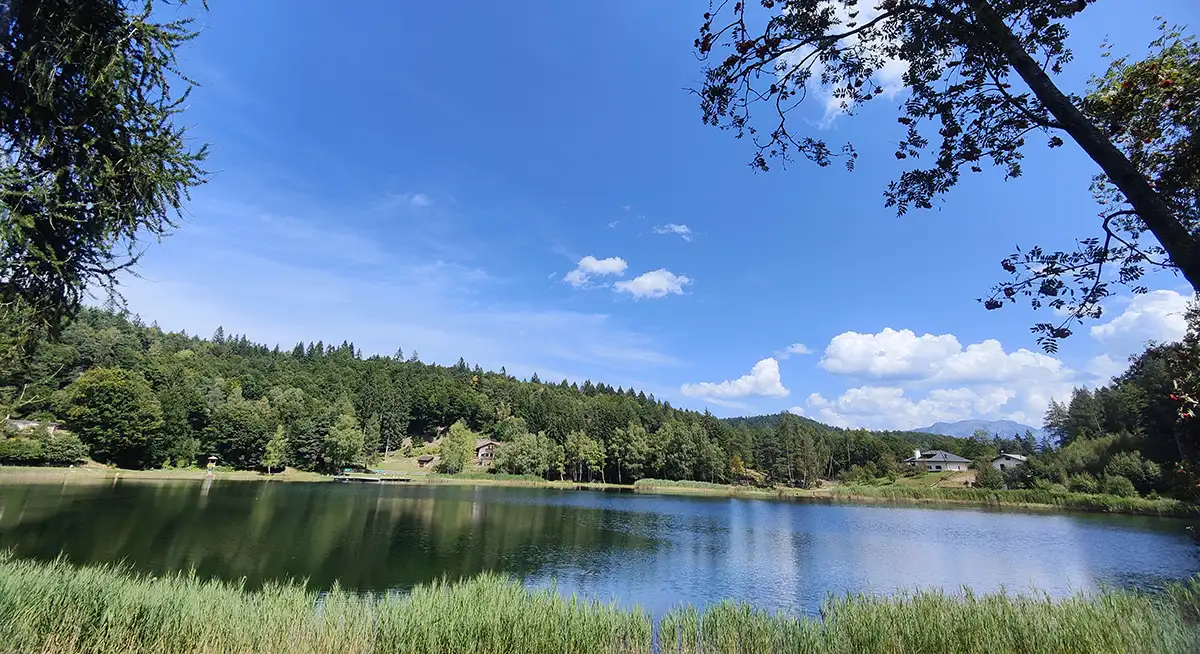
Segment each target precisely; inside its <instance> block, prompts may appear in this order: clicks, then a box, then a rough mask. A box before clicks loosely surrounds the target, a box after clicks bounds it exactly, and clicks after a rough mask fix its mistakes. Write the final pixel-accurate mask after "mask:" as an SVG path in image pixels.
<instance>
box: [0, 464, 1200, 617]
mask: <svg viewBox="0 0 1200 654" xmlns="http://www.w3.org/2000/svg"><path fill="white" fill-rule="evenodd" d="M1187 524H1189V523H1187V522H1185V521H1180V520H1168V519H1154V518H1138V517H1129V516H1100V515H1088V514H1030V513H1020V512H999V511H984V510H976V509H941V508H936V509H933V508H918V507H911V506H883V505H877V506H864V505H850V504H822V503H802V502H779V501H766V500H745V499H728V498H703V497H686V496H667V495H643V494H634V493H614V492H596V491H556V490H545V489H532V488H501V487H488V486H479V487H470V486H404V485H359V484H329V483H325V484H301V483H269V482H234V481H216V482H215V483H207V484H205V483H203V482H191V481H172V482H147V481H133V482H130V481H122V482H118V483H116V484H91V483H87V484H81V483H67V484H33V485H5V484H0V549H11V550H13V551H14V552H15V553H16V555H17V556H25V557H37V558H43V559H48V558H53V557H55V556H57V555H58V554H59V553H60V552H62V553H64V554H65V555H66V556H67V557H68V558H69V559H70V560H72V561H74V562H76V563H94V562H119V561H124V562H126V563H128V564H129V565H131V566H133V567H134V568H136V569H138V570H141V571H146V572H153V573H160V574H161V573H164V572H169V571H176V570H187V569H189V568H194V569H195V570H196V571H197V573H198V574H199V575H201V576H204V577H209V576H215V577H221V578H225V579H238V578H243V577H244V578H245V579H246V583H247V585H248V586H250V587H254V586H257V585H259V584H261V583H262V582H263V581H265V580H270V579H285V578H295V579H302V578H306V579H307V580H308V581H309V583H310V584H312V585H313V586H314V587H318V588H328V587H329V586H330V585H331V584H333V583H334V581H335V580H338V581H340V583H341V584H342V586H343V587H347V588H351V589H356V590H361V591H387V590H404V589H407V588H409V587H411V586H412V585H414V584H417V583H421V582H427V581H430V580H433V579H437V578H441V577H450V578H457V577H466V576H471V575H474V574H477V573H479V572H482V571H485V570H492V571H498V572H504V573H508V574H510V575H512V576H515V577H518V578H521V579H523V580H525V581H526V582H527V583H529V584H531V585H536V586H544V585H548V584H551V583H556V584H557V586H558V588H559V590H560V591H564V592H575V591H577V592H581V593H585V594H587V595H590V596H594V597H599V598H601V599H605V600H607V599H610V598H615V599H617V600H618V601H620V602H621V603H623V604H629V605H632V604H635V603H636V604H639V605H641V606H643V607H646V608H648V609H650V610H651V611H652V612H654V613H660V612H662V611H664V610H666V609H667V608H669V607H671V606H673V605H675V604H677V603H679V602H682V601H686V602H691V603H694V604H704V603H706V602H714V601H719V600H721V599H725V598H733V599H737V600H745V601H749V602H752V603H754V604H756V605H758V606H760V607H764V608H769V609H782V610H785V611H787V612H789V613H793V614H800V613H807V614H813V613H815V612H816V611H817V610H818V608H819V605H820V602H821V600H822V599H824V598H825V597H826V595H827V594H828V593H831V592H833V593H844V592H846V591H872V592H893V591H895V590H897V589H903V588H916V587H921V588H931V587H940V588H944V589H947V590H949V591H956V590H957V589H958V588H959V587H960V586H961V585H963V584H967V585H969V586H971V587H972V588H973V589H975V590H978V591H990V590H995V589H998V588H1000V587H1001V586H1002V585H1003V586H1004V587H1006V588H1009V589H1012V590H1015V591H1025V590H1029V589H1030V588H1036V589H1039V590H1043V591H1047V592H1049V593H1051V594H1054V595H1056V596H1061V595H1063V594H1067V593H1071V592H1075V591H1090V590H1094V589H1095V588H1097V587H1099V586H1100V585H1105V586H1125V587H1131V586H1132V587H1156V586H1160V585H1161V584H1163V583H1165V582H1166V581H1170V580H1177V579H1183V578H1186V577H1189V576H1191V575H1194V574H1196V573H1197V572H1200V547H1197V546H1196V545H1195V544H1194V543H1193V541H1192V539H1191V538H1190V535H1189V533H1188V532H1187V531H1185V529H1184V528H1185V526H1186V525H1187Z"/></svg>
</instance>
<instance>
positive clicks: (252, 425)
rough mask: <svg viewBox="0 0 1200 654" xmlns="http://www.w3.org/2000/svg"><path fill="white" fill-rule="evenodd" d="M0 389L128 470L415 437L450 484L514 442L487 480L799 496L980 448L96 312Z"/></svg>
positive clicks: (326, 466) (364, 458) (316, 465)
mask: <svg viewBox="0 0 1200 654" xmlns="http://www.w3.org/2000/svg"><path fill="white" fill-rule="evenodd" d="M0 373H3V375H2V377H0V402H3V404H4V405H5V406H6V407H7V408H6V411H5V413H6V415H9V416H25V417H29V418H34V419H41V420H48V421H58V422H61V423H63V424H64V425H65V426H66V427H67V428H68V429H69V430H70V432H71V433H73V434H75V435H77V436H78V437H79V438H80V439H82V441H83V443H84V444H85V445H86V447H87V449H88V451H89V452H90V455H91V456H92V457H93V458H94V459H96V460H97V461H101V462H105V463H111V464H115V465H119V466H122V467H131V468H149V467H160V466H192V465H196V464H197V463H199V462H202V461H203V460H204V459H206V458H207V457H208V456H212V455H215V456H217V457H218V459H219V462H220V464H221V465H223V466H230V467H233V468H241V469H263V470H278V469H280V468H282V467H283V466H291V467H294V468H299V469H303V470H318V471H333V470H338V469H341V468H343V467H346V466H349V465H355V464H360V465H365V464H369V463H371V462H372V461H373V460H374V459H375V458H377V457H378V456H380V455H383V454H387V453H389V452H394V451H396V450H398V449H399V448H401V446H402V445H403V444H404V443H405V442H406V439H409V438H412V439H413V440H415V441H416V442H418V443H420V442H421V441H422V440H431V439H434V438H436V437H441V443H440V452H439V453H440V455H441V456H440V458H441V460H442V467H443V469H444V470H445V471H447V472H458V471H461V470H463V469H464V468H466V467H467V466H468V465H469V463H470V461H471V456H472V451H471V448H472V447H473V442H472V441H473V440H474V439H475V438H479V437H484V436H487V437H490V438H494V439H496V440H498V441H501V442H502V443H504V446H503V447H502V448H500V450H499V454H498V456H497V460H496V465H495V468H496V469H498V470H500V471H503V472H509V473H513V474H536V475H542V476H545V477H547V478H553V479H573V480H577V481H588V480H597V481H600V480H603V481H613V482H619V483H629V482H632V481H635V480H637V479H640V478H643V477H657V478H664V479H677V480H699V481H710V482H734V481H763V482H776V483H786V484H794V485H801V486H804V485H811V484H814V483H816V481H817V479H819V478H821V477H828V476H833V475H838V474H841V473H843V472H846V471H848V470H850V469H852V468H854V469H856V470H858V469H862V468H863V467H864V466H868V465H869V466H871V467H872V469H873V470H874V471H877V472H886V471H893V470H896V469H897V468H898V466H899V461H901V460H902V459H903V458H904V457H905V456H908V455H909V453H910V452H911V450H912V449H913V448H914V447H924V448H929V447H937V448H941V449H948V450H950V451H954V452H959V453H965V454H970V453H972V452H974V451H975V450H978V449H979V446H978V445H977V444H976V443H974V442H972V441H970V440H966V439H955V438H950V437H943V436H934V435H929V434H912V433H901V432H894V433H893V432H866V431H854V430H841V429H835V428H832V427H829V426H826V425H822V424H820V423H817V422H814V421H812V420H808V419H806V418H801V417H798V416H792V415H790V414H784V415H781V416H776V417H772V418H771V419H770V420H767V421H755V420H753V419H747V420H720V419H718V418H716V417H715V416H713V415H711V414H709V413H707V412H704V413H700V412H696V411H688V410H682V409H678V408H675V407H672V406H671V404H670V403H669V402H664V401H660V400H658V399H656V398H655V397H654V396H653V395H652V394H651V395H647V394H646V393H644V392H642V391H636V390H634V389H632V388H629V389H626V388H613V387H612V386H609V385H607V384H604V383H602V382H601V383H593V382H592V381H590V380H589V381H585V382H583V383H582V384H575V383H570V382H567V381H565V380H564V381H560V382H556V383H555V382H547V381H543V380H541V379H539V378H538V376H537V375H536V374H535V375H533V377H531V378H530V379H529V380H527V381H526V380H520V379H517V378H515V377H513V376H512V375H509V374H508V373H507V371H506V370H504V369H503V368H501V369H500V370H499V371H496V372H487V371H484V370H482V369H481V368H480V367H479V366H478V365H476V366H470V365H468V364H467V363H466V362H465V361H463V360H461V359H460V360H459V361H458V362H457V363H456V364H454V365H451V366H439V365H433V364H427V363H424V362H422V361H421V360H420V357H419V355H418V353H417V352H415V351H414V352H410V353H408V355H407V356H406V355H405V353H404V352H403V351H402V350H398V351H397V352H396V353H395V354H394V355H392V356H370V357H363V356H362V353H361V352H360V351H359V350H358V349H357V348H356V347H355V346H354V344H353V343H350V342H348V341H345V342H342V343H340V344H337V345H326V344H324V343H323V342H319V341H318V342H315V343H298V344H296V345H295V347H293V348H292V349H291V350H285V349H280V348H279V347H274V348H272V347H268V346H266V345H262V344H257V343H252V342H250V341H249V340H248V339H247V338H246V337H245V336H236V335H227V334H226V333H225V332H224V330H223V329H217V331H216V332H215V333H214V334H213V335H212V337H211V338H200V337H197V336H193V335H189V334H186V333H182V332H166V331H163V330H161V329H159V328H158V327H157V326H155V325H149V326H147V325H145V324H144V323H143V322H142V321H141V320H140V319H138V318H137V317H136V316H128V315H123V314H117V313H112V312H107V311H102V310H97V309H85V310H84V311H83V312H82V313H81V314H80V315H79V316H78V317H77V318H76V319H74V320H73V321H72V322H70V323H69V324H68V325H67V326H66V327H65V329H64V330H63V333H62V337H61V338H60V339H58V340H55V341H44V342H42V343H40V344H39V346H38V348H37V349H36V351H35V352H34V353H33V354H32V356H31V357H30V359H29V360H28V362H27V365H23V366H21V367H17V368H13V369H9V370H5V371H0ZM8 440H13V441H16V440H31V439H30V438H23V439H15V438H10V439H8ZM24 445H28V443H25V444H24ZM30 458H31V457H25V458H24V459H23V460H25V461H29V460H30ZM9 460H10V461H12V460H14V459H11V458H10V459H9ZM856 466H857V468H856ZM756 474H757V475H758V476H757V477H756V476H755V475H756Z"/></svg>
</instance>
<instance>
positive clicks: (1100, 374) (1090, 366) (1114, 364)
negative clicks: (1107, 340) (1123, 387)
mask: <svg viewBox="0 0 1200 654" xmlns="http://www.w3.org/2000/svg"><path fill="white" fill-rule="evenodd" d="M1128 367H1129V364H1128V363H1126V362H1124V361H1119V360H1116V359H1113V358H1112V357H1110V356H1108V355H1107V354H1101V355H1100V356H1095V357H1092V358H1091V359H1088V362H1087V364H1086V365H1085V366H1084V369H1085V370H1087V371H1088V372H1090V373H1091V374H1093V375H1095V376H1096V381H1097V383H1099V384H1107V383H1108V381H1109V380H1110V379H1112V378H1113V377H1116V376H1117V375H1119V374H1121V373H1123V372H1125V369H1126V368H1128Z"/></svg>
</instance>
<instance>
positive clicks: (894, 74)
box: [775, 2, 908, 129]
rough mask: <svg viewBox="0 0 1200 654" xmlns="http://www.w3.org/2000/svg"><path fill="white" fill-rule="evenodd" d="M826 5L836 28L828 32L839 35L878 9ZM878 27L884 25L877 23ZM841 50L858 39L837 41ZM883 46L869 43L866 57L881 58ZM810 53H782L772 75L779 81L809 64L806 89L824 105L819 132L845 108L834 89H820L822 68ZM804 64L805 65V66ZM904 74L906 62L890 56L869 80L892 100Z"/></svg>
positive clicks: (872, 5)
mask: <svg viewBox="0 0 1200 654" xmlns="http://www.w3.org/2000/svg"><path fill="white" fill-rule="evenodd" d="M824 4H825V5H826V6H828V7H831V8H832V10H833V13H834V16H835V17H836V19H837V21H838V22H839V23H840V26H834V27H833V28H832V29H831V32H840V31H844V30H845V29H846V26H847V25H848V24H849V23H851V22H854V23H856V24H857V25H863V24H865V23H867V22H869V21H872V20H874V19H875V18H878V17H879V14H880V13H882V10H881V9H880V8H879V7H877V6H875V3H860V4H858V5H855V6H853V7H847V6H846V5H845V3H842V2H827V3H824ZM851 11H853V12H855V14H856V16H855V17H853V18H852V17H851V16H850V12H851ZM880 26H881V27H884V26H886V23H885V24H881V25H880ZM839 45H840V46H841V47H858V46H860V45H861V39H859V37H858V36H857V35H854V36H850V37H847V38H845V39H842V40H841V41H839ZM883 47H886V46H884V44H882V43H880V44H872V48H871V51H870V55H879V56H882V55H883V52H881V51H880V49H881V48H883ZM812 53H813V48H811V47H805V48H800V49H797V50H795V51H792V52H789V53H787V54H785V55H784V56H783V57H780V61H779V63H778V64H777V65H776V70H775V74H776V77H777V78H782V77H784V76H785V75H787V74H788V72H789V71H791V70H792V69H793V68H794V67H795V66H796V65H797V64H799V63H800V62H801V61H805V60H806V59H807V60H808V61H809V63H811V64H812V76H811V77H810V78H809V81H808V86H809V90H810V92H811V93H812V94H813V95H814V96H816V97H817V98H818V99H819V100H820V101H821V102H822V103H823V105H824V110H825V111H824V116H823V117H822V119H821V120H820V121H819V122H818V123H817V124H818V126H819V127H821V128H822V129H824V128H828V127H830V126H832V125H833V122H834V121H835V120H836V119H837V118H838V117H839V116H842V115H845V113H846V111H847V108H846V107H845V106H844V104H843V100H842V99H841V98H839V97H837V94H836V91H837V88H835V87H828V86H823V85H822V84H821V73H822V72H823V70H824V66H823V65H822V64H821V63H820V61H814V59H815V58H814V59H809V58H808V57H809V55H811V54H812ZM806 65H807V64H806ZM907 72H908V62H907V61H904V60H901V59H894V58H890V57H884V58H883V65H881V66H880V67H879V68H878V69H877V70H876V71H875V74H874V75H872V76H871V79H872V81H874V82H875V84H877V85H878V87H879V88H880V89H882V91H883V94H882V95H883V97H885V98H887V99H888V100H892V99H894V98H895V97H896V95H897V94H898V93H900V92H901V91H903V90H904V88H905V87H904V74H905V73H907Z"/></svg>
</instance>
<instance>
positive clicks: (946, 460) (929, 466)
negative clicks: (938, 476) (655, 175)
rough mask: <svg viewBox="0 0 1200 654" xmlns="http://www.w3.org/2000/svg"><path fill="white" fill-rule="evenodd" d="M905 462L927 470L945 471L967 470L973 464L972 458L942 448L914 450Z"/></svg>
mask: <svg viewBox="0 0 1200 654" xmlns="http://www.w3.org/2000/svg"><path fill="white" fill-rule="evenodd" d="M904 462H905V463H907V464H909V465H911V466H916V467H917V468H920V469H921V470H924V471H925V472H944V471H946V470H966V469H967V466H969V465H971V460H970V459H964V458H962V457H961V456H959V455H957V454H951V453H949V452H944V451H942V450H929V451H928V452H922V451H921V450H913V455H912V456H911V457H909V458H907V459H905V460H904Z"/></svg>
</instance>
